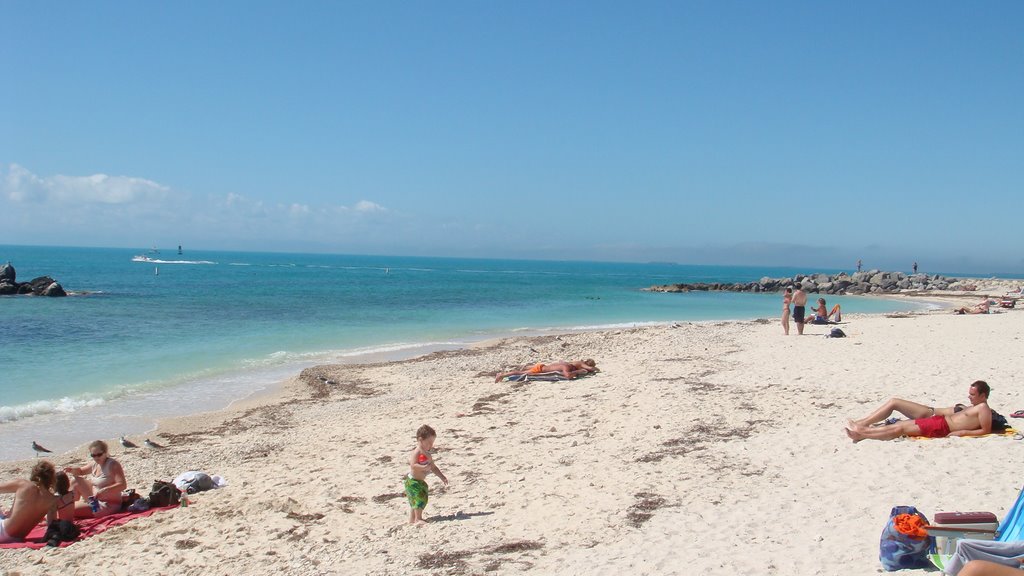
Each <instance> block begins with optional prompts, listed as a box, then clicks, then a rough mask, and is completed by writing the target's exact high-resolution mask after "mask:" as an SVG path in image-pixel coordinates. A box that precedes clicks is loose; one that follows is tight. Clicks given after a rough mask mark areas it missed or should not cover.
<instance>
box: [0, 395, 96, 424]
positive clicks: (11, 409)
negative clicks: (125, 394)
mask: <svg viewBox="0 0 1024 576" xmlns="http://www.w3.org/2000/svg"><path fill="white" fill-rule="evenodd" d="M106 402H107V401H106V399H104V398H98V397H95V396H83V397H79V398H70V397H64V398H60V399H57V400H37V401H35V402H29V403H27V404H17V405H15V406H0V423H2V422H13V421H15V420H21V419H24V418H30V417H32V416H41V415H44V414H70V413H72V412H75V411H76V410H79V409H82V408H92V407H96V406H102V405H103V404H105V403H106Z"/></svg>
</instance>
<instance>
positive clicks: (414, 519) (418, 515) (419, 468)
mask: <svg viewBox="0 0 1024 576" xmlns="http://www.w3.org/2000/svg"><path fill="white" fill-rule="evenodd" d="M435 439H437V433H436V432H434V429H433V428H431V427H430V426H427V425H426V424H424V425H423V426H420V427H419V430H417V431H416V448H415V449H414V450H413V451H412V454H409V475H408V476H406V478H405V482H404V484H405V495H406V496H407V497H408V498H409V524H426V523H427V521H426V520H424V519H423V509H424V508H426V507H427V500H428V496H429V493H428V488H427V481H426V479H427V474H429V473H431V472H433V473H434V474H436V475H437V477H438V478H440V479H441V482H444V485H445V486H447V485H448V479H447V478H445V476H444V474H442V473H441V470H440V469H438V467H437V465H436V464H434V459H433V458H432V457H431V456H430V450H431V449H432V448H433V447H434V440H435Z"/></svg>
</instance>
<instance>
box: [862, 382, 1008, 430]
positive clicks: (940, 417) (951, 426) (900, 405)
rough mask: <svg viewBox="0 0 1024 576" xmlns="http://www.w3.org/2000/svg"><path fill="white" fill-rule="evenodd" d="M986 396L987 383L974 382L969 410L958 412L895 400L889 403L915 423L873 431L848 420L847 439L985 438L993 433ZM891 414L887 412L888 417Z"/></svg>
mask: <svg viewBox="0 0 1024 576" xmlns="http://www.w3.org/2000/svg"><path fill="white" fill-rule="evenodd" d="M988 393H989V387H988V384H987V383H985V382H984V381H982V380H978V381H976V382H974V383H973V384H971V388H970V390H969V392H968V397H969V398H970V400H971V406H970V407H967V408H964V409H963V410H959V411H957V410H956V408H949V409H940V410H936V409H935V408H932V407H930V406H922V405H920V404H914V403H913V402H907V401H906V400H899V399H896V398H894V399H893V400H894V401H899V402H893V401H891V402H892V406H893V407H894V409H896V410H897V411H899V412H901V413H903V414H904V415H906V416H910V417H911V418H915V420H900V421H898V422H895V423H893V424H887V425H884V426H874V427H871V426H867V425H865V424H861V421H855V420H850V421H849V422H848V423H847V425H846V435H847V436H848V437H849V438H850V439H851V440H853V442H854V443H855V444H856V443H857V442H860V441H861V440H893V439H896V438H900V437H902V436H926V437H928V438H945V437H947V436H984V435H985V434H989V433H991V432H992V409H991V408H989V406H988ZM888 405H889V404H886V405H884V406H883V407H882V409H880V410H877V411H875V413H873V414H872V415H871V416H869V417H868V418H874V417H876V416H877V415H878V414H879V413H880V412H881V411H882V410H884V409H885V408H886V407H887V406H888ZM922 408H923V410H922ZM903 410H907V412H904V411H903ZM891 413H892V411H891V410H890V411H889V414H891Z"/></svg>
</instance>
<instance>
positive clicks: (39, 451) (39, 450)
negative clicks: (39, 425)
mask: <svg viewBox="0 0 1024 576" xmlns="http://www.w3.org/2000/svg"><path fill="white" fill-rule="evenodd" d="M32 449H33V450H35V451H36V456H39V455H40V454H42V453H43V452H49V453H52V452H53V450H47V449H46V448H43V447H42V446H40V445H39V444H36V441H35V440H33V441H32Z"/></svg>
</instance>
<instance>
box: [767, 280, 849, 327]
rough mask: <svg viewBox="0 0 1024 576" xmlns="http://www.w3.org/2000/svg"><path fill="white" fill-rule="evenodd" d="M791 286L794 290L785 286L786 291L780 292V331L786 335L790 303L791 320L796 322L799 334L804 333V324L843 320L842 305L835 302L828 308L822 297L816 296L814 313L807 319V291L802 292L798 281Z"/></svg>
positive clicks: (801, 286)
mask: <svg viewBox="0 0 1024 576" xmlns="http://www.w3.org/2000/svg"><path fill="white" fill-rule="evenodd" d="M793 287H794V288H796V291H794V290H793V288H789V287H787V288H786V291H785V292H783V293H782V331H783V332H785V333H786V335H787V336H788V335H789V318H790V310H789V307H790V305H792V306H793V311H792V317H793V322H794V323H795V324H796V331H797V334H800V335H803V333H804V324H829V323H831V322H842V321H843V312H842V307H841V306H840V305H839V304H836V305H835V306H833V307H832V309H831V310H829V308H828V304H826V303H825V299H824V298H818V305H817V306H815V307H814V310H813V313H814V315H813V317H811V318H809V319H808V317H807V293H806V292H804V289H803V285H802V284H800V283H799V282H797V283H796V284H794V285H793Z"/></svg>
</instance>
